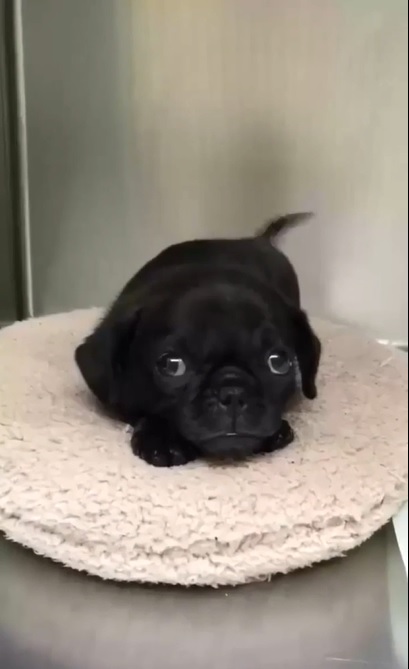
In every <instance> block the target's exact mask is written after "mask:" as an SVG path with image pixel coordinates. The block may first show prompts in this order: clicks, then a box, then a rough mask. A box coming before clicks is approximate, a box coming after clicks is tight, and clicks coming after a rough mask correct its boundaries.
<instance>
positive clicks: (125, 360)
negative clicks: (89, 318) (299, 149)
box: [75, 214, 321, 467]
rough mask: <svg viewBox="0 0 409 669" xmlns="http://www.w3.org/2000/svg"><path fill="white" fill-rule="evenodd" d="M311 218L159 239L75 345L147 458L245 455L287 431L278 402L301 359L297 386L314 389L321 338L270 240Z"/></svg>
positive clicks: (277, 444)
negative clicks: (223, 235)
mask: <svg viewBox="0 0 409 669" xmlns="http://www.w3.org/2000/svg"><path fill="white" fill-rule="evenodd" d="M306 216H307V215H305V214H293V215H290V216H285V217H282V218H279V219H277V220H275V221H273V222H272V223H270V224H269V225H268V226H267V227H266V229H265V230H264V231H263V232H262V233H261V234H259V235H258V236H256V237H254V238H245V239H232V240H225V239H215V240H200V241H189V242H184V243H181V244H176V245H174V246H171V247H169V248H167V249H165V250H164V251H163V252H162V253H160V254H159V255H158V256H157V257H156V258H154V259H153V260H151V261H150V262H148V263H147V264H146V265H145V266H144V267H143V268H142V269H141V270H140V271H139V272H138V273H137V274H136V275H135V276H134V277H133V278H132V279H131V280H130V281H129V283H128V284H127V285H126V286H125V288H124V289H123V291H122V293H121V294H120V295H119V297H118V298H117V299H116V301H115V302H114V304H113V306H112V307H111V309H110V310H109V311H108V312H107V314H106V315H105V317H104V318H103V320H102V322H101V323H100V324H99V325H98V326H97V328H96V330H95V331H94V332H93V333H92V334H91V335H90V336H89V337H88V338H87V339H86V340H85V341H84V343H82V344H81V345H80V346H79V347H78V348H77V350H76V353H75V358H76V362H77V364H78V367H79V369H80V371H81V373H82V375H83V377H84V379H85V381H86V383H87V385H88V386H89V388H90V389H91V391H92V392H93V393H94V394H95V395H96V397H97V398H98V400H99V401H100V402H101V403H102V405H103V406H104V407H105V408H106V409H107V410H108V411H109V412H110V413H111V415H114V416H115V417H116V418H118V419H120V420H122V421H125V422H126V423H128V424H130V425H131V426H132V427H133V428H134V434H133V437H132V448H133V451H134V453H135V454H137V455H139V456H140V457H141V458H143V459H144V460H146V462H148V463H150V464H152V465H156V466H159V467H160V466H162V467H163V466H165V467H170V466H172V465H182V464H184V463H186V462H189V461H191V460H194V459H195V458H197V457H200V456H202V457H204V456H210V457H213V458H214V457H216V458H217V457H223V458H224V457H229V458H243V457H246V456H249V455H251V454H257V453H265V452H271V451H273V450H275V449H277V448H282V447H283V446H285V445H286V444H288V443H290V442H291V441H292V439H293V437H294V435H293V432H292V430H291V428H290V426H289V425H288V423H287V422H286V421H284V420H283V412H284V411H285V409H286V406H287V403H288V401H289V400H290V398H291V397H292V396H293V395H294V393H295V390H296V386H297V381H296V376H297V369H298V370H299V373H300V376H301V385H302V390H303V393H304V395H305V396H306V397H308V398H310V399H313V398H314V397H315V396H316V393H317V391H316V374H317V370H318V365H319V359H320V351H321V346H320V342H319V340H318V338H317V337H316V335H315V334H314V332H313V331H312V329H311V326H310V324H309V322H308V318H307V316H306V314H305V313H304V311H302V309H301V307H300V291H299V286H298V280H297V276H296V273H295V271H294V269H293V267H292V265H291V263H290V262H289V260H288V259H287V257H286V256H285V255H284V254H283V253H282V252H281V251H279V250H278V249H277V248H276V247H275V246H274V239H275V238H277V236H278V234H279V233H281V232H282V231H283V230H285V229H286V228H288V227H290V226H293V225H294V224H295V223H298V222H299V221H300V220H302V219H304V218H305V217H306Z"/></svg>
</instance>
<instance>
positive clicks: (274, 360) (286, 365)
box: [267, 351, 293, 376]
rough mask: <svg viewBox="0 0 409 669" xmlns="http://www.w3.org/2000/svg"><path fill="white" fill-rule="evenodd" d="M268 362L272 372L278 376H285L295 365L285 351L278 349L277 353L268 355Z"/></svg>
mask: <svg viewBox="0 0 409 669" xmlns="http://www.w3.org/2000/svg"><path fill="white" fill-rule="evenodd" d="M267 362H268V366H269V368H270V372H271V373H272V374H276V375H277V376H285V374H288V372H289V371H290V369H291V368H292V366H293V361H292V360H291V358H290V356H289V355H288V353H286V352H285V351H276V352H275V353H272V354H271V355H270V356H269V357H268V360H267Z"/></svg>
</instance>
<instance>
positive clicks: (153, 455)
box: [131, 421, 196, 467]
mask: <svg viewBox="0 0 409 669" xmlns="http://www.w3.org/2000/svg"><path fill="white" fill-rule="evenodd" d="M131 447H132V451H133V453H134V454H135V455H138V456H139V457H140V458H142V460H145V462H147V463H148V464H149V465H153V466H154V467H178V466H180V465H185V464H187V463H188V462H191V461H192V460H194V459H195V457H196V456H195V453H194V450H193V447H192V446H191V445H190V444H189V443H188V442H187V441H185V440H184V439H183V438H182V437H179V436H178V435H175V434H173V433H172V431H171V430H167V429H166V428H165V427H164V426H163V425H162V424H158V425H155V422H150V421H149V422H148V421H144V422H143V423H142V425H140V426H139V428H137V429H135V430H134V431H133V434H132V438H131Z"/></svg>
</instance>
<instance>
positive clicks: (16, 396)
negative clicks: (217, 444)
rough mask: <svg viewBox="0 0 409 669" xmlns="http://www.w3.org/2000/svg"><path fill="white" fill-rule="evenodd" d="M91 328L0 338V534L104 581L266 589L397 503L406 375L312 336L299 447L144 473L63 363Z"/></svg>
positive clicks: (381, 357) (56, 320)
mask: <svg viewBox="0 0 409 669" xmlns="http://www.w3.org/2000/svg"><path fill="white" fill-rule="evenodd" d="M98 316H99V312H97V311H95V310H87V311H77V312H73V313H70V314H62V315H58V316H51V317H46V318H41V319H38V320H32V321H27V322H23V323H18V324H15V325H13V326H12V327H9V328H7V329H6V330H4V331H2V332H0V529H1V530H3V532H4V533H5V534H6V536H7V537H8V538H10V539H12V540H14V541H17V542H19V543H21V544H24V545H25V546H28V547H30V548H31V549H33V550H34V551H36V552H37V553H40V554H41V555H45V556H48V557H50V558H53V559H54V560H57V561H59V562H62V563H63V564H65V565H68V566H69V567H72V568H75V569H81V570H85V571H87V572H89V573H91V574H95V575H99V576H101V577H102V578H108V579H116V580H124V581H139V582H151V583H174V584H176V583H178V584H183V585H192V584H198V585H212V586H216V585H227V584H232V585H233V584H238V583H244V582H247V581H251V580H257V579H265V578H268V577H269V576H270V575H272V574H274V573H277V572H287V571H290V570H292V569H296V568H299V567H305V566H307V565H311V564H313V563H315V562H317V561H319V560H325V559H328V558H331V557H334V556H337V555H341V554H343V553H344V552H345V551H347V550H349V549H351V548H353V547H354V546H357V545H358V544H360V543H361V542H362V541H364V540H365V539H367V538H368V537H369V536H370V535H371V534H372V533H373V532H375V531H376V530H377V529H378V528H379V527H381V526H382V525H383V524H384V523H386V522H387V521H388V520H389V519H390V518H391V516H392V515H394V514H395V513H396V512H397V511H398V509H399V508H400V506H401V505H402V503H403V502H404V500H405V499H406V497H407V469H408V461H407V368H406V362H405V361H404V360H403V359H402V357H401V356H399V354H395V353H393V352H391V351H390V350H388V349H386V348H384V347H382V346H380V345H378V344H376V343H374V342H370V341H368V340H367V339H366V338H363V337H362V336H360V335H357V334H354V333H352V332H351V331H350V330H348V329H347V328H344V327H339V326H334V325H329V324H327V323H323V322H318V323H316V324H315V325H316V327H317V329H318V331H319V333H320V335H321V337H322V339H323V343H324V357H323V363H322V368H321V374H320V380H319V390H320V396H319V399H318V400H316V401H315V402H304V403H303V404H302V405H301V406H300V407H299V408H298V409H297V411H296V412H295V413H294V414H293V415H291V416H290V422H291V424H292V425H293V427H294V428H295V430H296V433H297V439H296V441H295V442H294V443H293V444H292V445H291V446H289V447H288V448H286V449H284V450H283V451H280V452H278V453H274V454H272V455H268V456H263V457H260V458H257V459H253V460H250V461H248V462H246V463H243V464H237V465H230V466H229V465H223V466H220V465H219V466H215V465H213V466H211V465H208V464H206V463H204V462H196V463H193V464H190V465H187V466H184V467H180V468H173V469H156V468H154V467H151V466H149V465H147V464H146V463H144V462H143V461H141V460H140V459H138V458H136V457H135V456H134V455H133V454H132V453H131V450H130V447H129V434H127V433H126V431H125V430H124V427H123V425H120V424H118V423H115V422H112V421H111V420H109V419H108V418H106V417H104V416H103V415H101V413H100V411H99V409H98V408H97V406H96V405H95V403H94V401H93V399H92V397H91V396H90V394H89V392H88V391H87V389H86V388H85V386H84V383H83V381H82V379H81V378H80V375H79V373H78V371H77V369H76V367H75V365H74V362H73V351H74V348H75V346H76V344H77V343H78V342H79V341H80V340H81V339H82V338H83V336H84V335H85V334H87V333H88V332H89V330H90V329H91V327H92V325H93V324H94V322H95V321H96V319H97V318H98Z"/></svg>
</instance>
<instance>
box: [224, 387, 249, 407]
mask: <svg viewBox="0 0 409 669" xmlns="http://www.w3.org/2000/svg"><path fill="white" fill-rule="evenodd" d="M218 399H219V404H221V406H222V407H224V408H226V409H236V410H237V409H244V408H245V406H246V405H247V400H246V394H245V390H244V388H243V387H241V386H233V385H224V386H222V387H221V388H220V389H219V397H218Z"/></svg>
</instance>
